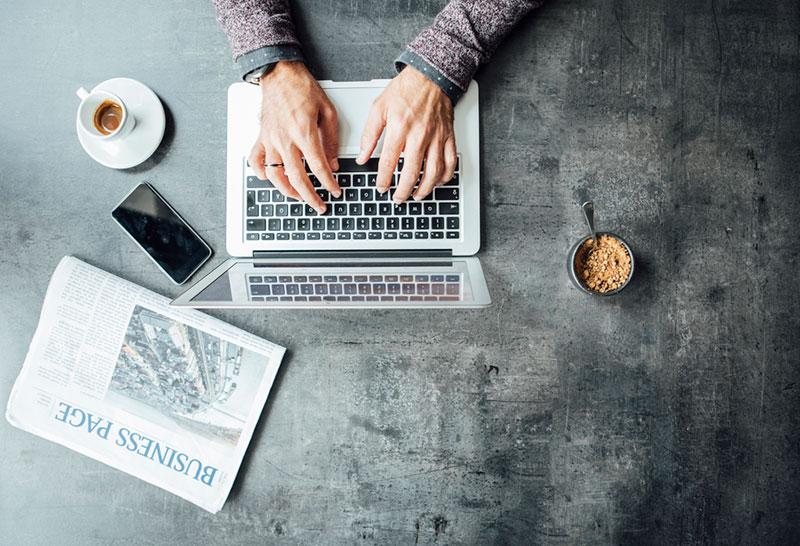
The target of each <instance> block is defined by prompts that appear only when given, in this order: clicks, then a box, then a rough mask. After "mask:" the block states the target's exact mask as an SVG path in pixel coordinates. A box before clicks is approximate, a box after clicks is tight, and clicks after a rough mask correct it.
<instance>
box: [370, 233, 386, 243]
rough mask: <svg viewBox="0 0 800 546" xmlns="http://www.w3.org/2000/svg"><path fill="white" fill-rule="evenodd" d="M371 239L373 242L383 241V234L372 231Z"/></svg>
mask: <svg viewBox="0 0 800 546" xmlns="http://www.w3.org/2000/svg"><path fill="white" fill-rule="evenodd" d="M369 238H370V239H371V240H373V241H374V240H375V239H382V238H383V234H382V233H381V232H380V231H370V232H369Z"/></svg>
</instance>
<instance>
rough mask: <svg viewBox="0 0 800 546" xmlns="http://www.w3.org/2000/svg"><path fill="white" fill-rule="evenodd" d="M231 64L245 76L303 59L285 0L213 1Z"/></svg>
mask: <svg viewBox="0 0 800 546" xmlns="http://www.w3.org/2000/svg"><path fill="white" fill-rule="evenodd" d="M213 2H214V9H215V10H216V12H217V20H218V21H219V24H220V26H221V27H222V30H223V31H224V32H225V34H226V36H227V37H228V42H230V45H231V51H232V53H233V61H234V63H235V64H236V66H237V68H239V71H240V72H241V73H242V76H243V77H244V76H245V75H246V74H248V73H250V72H252V71H254V70H256V69H259V68H261V67H264V66H266V65H268V64H271V63H275V62H277V61H281V60H303V54H302V51H301V49H300V41H299V40H298V39H297V36H296V35H295V30H294V23H293V22H292V16H291V13H290V10H289V2H288V0H213Z"/></svg>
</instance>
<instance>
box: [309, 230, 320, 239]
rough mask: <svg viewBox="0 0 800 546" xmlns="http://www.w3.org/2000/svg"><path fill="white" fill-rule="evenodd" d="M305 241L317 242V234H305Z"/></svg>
mask: <svg viewBox="0 0 800 546" xmlns="http://www.w3.org/2000/svg"><path fill="white" fill-rule="evenodd" d="M306 239H308V240H309V241H319V233H314V232H313V231H311V232H309V233H307V234H306Z"/></svg>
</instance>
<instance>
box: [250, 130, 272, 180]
mask: <svg viewBox="0 0 800 546" xmlns="http://www.w3.org/2000/svg"><path fill="white" fill-rule="evenodd" d="M264 153H265V152H264V145H263V144H261V141H260V140H259V141H257V142H256V143H255V144H253V149H252V150H250V157H248V158H247V162H248V163H249V164H250V168H251V169H253V171H254V172H255V173H256V176H257V177H259V178H260V179H261V180H266V179H267V173H266V171H265V169H264Z"/></svg>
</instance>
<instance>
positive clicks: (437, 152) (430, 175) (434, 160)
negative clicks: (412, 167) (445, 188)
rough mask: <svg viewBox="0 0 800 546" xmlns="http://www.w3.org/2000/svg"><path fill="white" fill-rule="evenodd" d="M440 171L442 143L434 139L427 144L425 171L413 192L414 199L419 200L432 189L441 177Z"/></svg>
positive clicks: (442, 166) (442, 159)
mask: <svg viewBox="0 0 800 546" xmlns="http://www.w3.org/2000/svg"><path fill="white" fill-rule="evenodd" d="M442 172H444V143H442V142H439V141H434V142H431V144H430V146H428V153H427V154H426V156H425V172H424V173H423V174H422V180H420V182H419V187H418V188H417V191H415V192H414V200H415V201H421V200H422V199H424V198H425V197H427V195H428V194H429V193H431V192H432V191H433V187H434V186H436V184H438V183H439V182H440V181H441V179H442Z"/></svg>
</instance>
